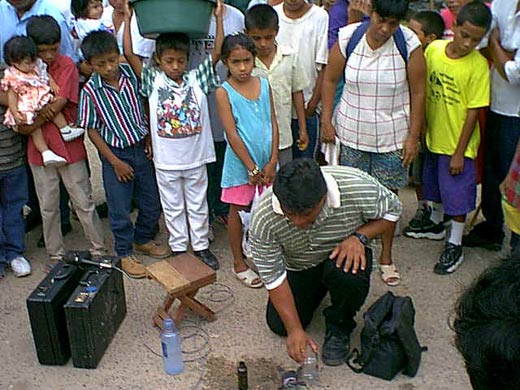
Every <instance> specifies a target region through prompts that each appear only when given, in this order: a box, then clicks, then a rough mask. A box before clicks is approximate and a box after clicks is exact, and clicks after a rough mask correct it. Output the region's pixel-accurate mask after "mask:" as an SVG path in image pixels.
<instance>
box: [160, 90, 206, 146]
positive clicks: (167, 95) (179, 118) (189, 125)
mask: <svg viewBox="0 0 520 390" xmlns="http://www.w3.org/2000/svg"><path fill="white" fill-rule="evenodd" d="M157 92H158V101H157V135H158V136H159V137H163V138H186V137H191V136H194V135H196V134H199V133H200V132H201V131H202V126H201V123H200V106H199V103H198V102H197V99H196V97H195V94H194V93H193V91H192V88H191V87H190V88H188V90H187V91H184V90H183V93H182V95H184V93H185V96H182V95H180V94H178V93H176V92H172V90H171V89H167V88H159V90H158V91H157Z"/></svg>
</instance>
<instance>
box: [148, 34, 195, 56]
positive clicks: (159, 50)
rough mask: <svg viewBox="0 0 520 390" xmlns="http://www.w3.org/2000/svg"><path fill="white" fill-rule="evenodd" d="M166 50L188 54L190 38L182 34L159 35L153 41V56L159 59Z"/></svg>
mask: <svg viewBox="0 0 520 390" xmlns="http://www.w3.org/2000/svg"><path fill="white" fill-rule="evenodd" d="M166 50H175V51H180V52H183V53H186V55H189V54H190V38H188V36H187V35H186V34H183V33H176V32H174V33H163V34H159V36H158V37H157V40H156V41H155V55H156V56H157V57H161V55H162V54H163V53H164V52H165V51H166Z"/></svg>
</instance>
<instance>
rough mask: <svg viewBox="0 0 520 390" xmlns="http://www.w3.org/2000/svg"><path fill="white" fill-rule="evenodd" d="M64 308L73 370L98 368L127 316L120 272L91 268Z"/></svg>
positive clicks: (117, 263)
mask: <svg viewBox="0 0 520 390" xmlns="http://www.w3.org/2000/svg"><path fill="white" fill-rule="evenodd" d="M112 261H113V264H115V265H118V266H119V260H116V259H115V258H114V259H112ZM64 308H65V317H66V319H67V330H68V333H69V340H70V348H71V353H72V363H73V365H74V367H77V368H96V367H97V365H98V363H99V361H100V360H101V358H102V357H103V354H104V353H105V351H106V349H107V348H108V345H109V344H110V342H111V341H112V338H113V337H114V335H115V334H116V332H117V330H118V328H119V325H121V322H123V319H124V318H125V315H126V301H125V289H124V285H123V277H122V274H121V272H119V271H116V270H112V269H96V268H94V267H89V268H88V270H87V271H86V272H85V274H84V275H83V277H82V278H81V280H80V281H79V285H78V287H77V288H76V290H74V292H73V293H72V295H71V296H70V298H69V300H68V301H67V303H66V304H65V305H64Z"/></svg>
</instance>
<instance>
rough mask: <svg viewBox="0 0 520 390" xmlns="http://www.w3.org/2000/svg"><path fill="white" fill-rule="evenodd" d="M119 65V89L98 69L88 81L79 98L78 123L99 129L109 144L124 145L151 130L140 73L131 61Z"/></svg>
mask: <svg viewBox="0 0 520 390" xmlns="http://www.w3.org/2000/svg"><path fill="white" fill-rule="evenodd" d="M119 69H120V71H121V72H120V76H119V91H118V90H116V89H115V88H114V87H112V86H111V85H109V84H107V83H106V82H104V81H103V79H102V78H101V76H100V75H99V74H97V73H94V74H93V75H92V76H91V77H90V80H89V81H87V83H86V84H85V86H84V87H83V90H82V91H81V94H80V98H79V113H78V124H79V126H80V127H83V128H85V129H97V130H98V131H99V134H100V135H101V137H102V138H103V139H104V140H105V142H106V143H107V144H108V145H109V146H112V147H114V148H119V149H124V148H127V147H129V146H132V145H135V144H136V143H138V142H139V141H141V140H142V139H143V138H144V137H145V136H146V135H147V134H148V122H147V120H146V115H145V110H144V105H143V102H142V100H141V97H140V95H139V79H138V78H137V75H136V74H135V73H134V71H133V70H132V68H131V67H130V65H128V64H120V65H119Z"/></svg>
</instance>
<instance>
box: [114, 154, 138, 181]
mask: <svg viewBox="0 0 520 390" xmlns="http://www.w3.org/2000/svg"><path fill="white" fill-rule="evenodd" d="M112 167H113V168H114V171H115V173H116V176H117V180H119V181H120V182H123V183H126V182H129V181H132V180H134V170H133V168H132V167H131V166H130V165H128V164H127V163H125V162H124V161H122V160H120V159H117V160H116V161H115V162H114V163H113V164H112Z"/></svg>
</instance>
